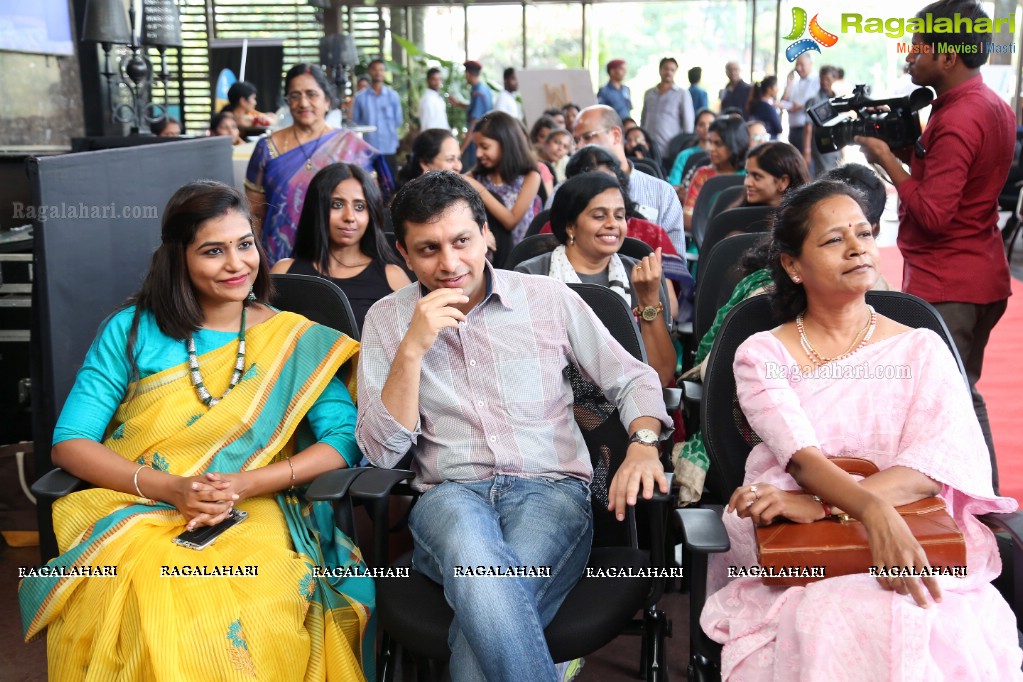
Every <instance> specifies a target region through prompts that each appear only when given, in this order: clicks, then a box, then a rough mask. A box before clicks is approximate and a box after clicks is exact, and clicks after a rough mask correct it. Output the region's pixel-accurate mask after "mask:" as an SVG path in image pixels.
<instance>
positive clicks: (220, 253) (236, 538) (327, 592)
mask: <svg viewBox="0 0 1023 682" xmlns="http://www.w3.org/2000/svg"><path fill="white" fill-rule="evenodd" d="M271 287H272V283H271V281H270V277H269V272H268V270H267V267H266V264H265V259H264V258H263V257H262V250H261V247H260V245H259V242H258V240H257V239H255V238H254V236H253V234H252V229H251V227H250V222H249V215H248V212H247V209H246V207H245V202H244V199H243V198H242V197H241V195H240V194H239V193H238V192H237V191H236V190H234V189H232V188H230V187H228V186H226V185H223V184H220V183H213V182H196V183H191V184H189V185H186V186H185V187H183V188H182V189H180V190H178V192H177V193H175V195H174V196H173V197H172V198H171V200H170V203H169V204H168V206H167V209H166V212H165V214H164V218H163V225H162V243H161V245H160V247H159V248H158V249H157V251H156V253H155V254H154V256H153V263H152V266H151V268H150V272H149V274H148V275H147V277H146V280H145V282H144V283H143V286H142V289H141V290H140V292H139V294H138V295H137V296H136V297H135V298H134V299H133V301H132V302H133V305H130V306H128V307H126V308H124V309H123V310H121V311H119V312H117V313H115V314H114V315H113V316H111V318H110V319H109V320H108V321H107V322H106V324H105V326H104V327H103V328H102V330H101V332H100V334H99V336H98V337H97V339H96V341H95V342H94V343H93V345H92V348H90V350H89V353H88V355H87V356H86V359H85V363H84V364H83V367H82V369H81V370H80V372H79V374H78V377H77V379H76V382H75V386H74V388H73V389H72V392H71V394H70V395H69V397H68V400H67V402H66V403H65V406H64V409H63V411H62V412H61V417H60V419H59V421H58V424H57V427H56V429H55V432H54V448H53V462H54V464H56V465H57V466H60V467H63V468H64V469H66V470H68V471H69V472H70V473H72V474H74V475H76V476H78V477H80V478H82V479H84V480H86V481H88V482H90V483H92V484H94V485H95V486H97V487H95V488H91V489H88V490H84V491H80V492H77V493H74V494H72V495H69V496H67V497H65V498H63V499H61V500H59V501H58V502H57V503H56V504H55V505H54V508H53V524H54V530H55V532H56V534H57V541H58V545H59V547H60V550H61V552H62V554H61V555H60V556H59V557H57V558H56V559H54V560H53V561H51V562H50V564H49V566H50V567H52V569H51V570H49V571H46V572H49V573H51V575H47V576H36V577H28V578H25V579H24V580H23V581H22V583H21V586H20V588H19V599H20V602H21V610H22V621H23V625H24V629H25V634H26V638H32V637H34V636H36V635H38V634H40V633H41V632H42V631H43V630H44V629H46V628H48V635H47V636H48V642H47V650H48V666H49V675H50V679H51V680H113V679H116V680H174V681H177V680H252V679H259V680H274V681H275V682H276V681H278V680H364V679H373V678H374V674H373V619H372V612H373V584H372V579H371V578H368V577H364V576H359V575H357V574H358V573H359V572H360V570H361V569H363V568H364V565H363V563H362V557H361V554H360V553H359V551H358V549H357V548H356V547H354V545H353V544H352V543H351V541H350V540H349V539H348V538H347V537H345V536H344V535H343V534H342V533H340V532H339V531H338V530H337V529H336V528H335V527H334V522H333V514H332V511H331V509H330V507H329V505H327V504H326V503H309V502H307V501H306V500H305V499H304V497H303V496H302V491H303V489H304V486H305V484H308V483H309V482H310V481H312V480H313V479H314V478H315V477H316V476H317V475H318V474H320V473H323V472H325V471H329V470H332V469H337V468H341V467H345V466H352V465H354V464H355V463H357V462H358V460H359V459H360V458H361V454H360V453H359V451H358V448H357V446H356V445H355V440H354V436H353V433H354V427H355V406H354V405H353V403H352V399H351V397H350V395H354V386H351V385H349V386H348V387H347V388H346V387H345V386H344V385H343V384H342V383H341V382H340V381H339V380H338V379H337V378H336V376H335V373H336V372H337V370H338V369H339V368H341V367H342V366H343V365H345V363H346V362H348V361H349V360H352V359H353V357H354V356H355V354H356V353H357V351H358V344H357V343H356V342H354V341H353V340H351V339H349V338H348V337H347V336H344V335H343V334H341V333H339V332H336V331H334V330H331V329H328V328H326V327H322V326H319V325H315V324H313V323H311V322H309V321H308V320H306V319H305V318H303V317H301V316H299V315H294V314H292V313H287V312H278V311H276V310H274V309H272V308H270V307H269V306H268V305H266V301H267V299H268V297H269V295H270V292H271ZM347 375H348V376H350V377H351V382H354V377H355V372H347ZM232 509H239V510H244V511H245V512H247V513H248V518H247V519H246V520H245V521H244V522H242V523H240V524H238V525H236V526H234V527H232V528H230V529H229V530H227V531H226V532H225V533H224V534H223V535H221V536H220V537H219V538H218V539H217V540H216V542H215V543H214V544H212V545H210V546H209V547H207V548H205V549H204V550H202V551H201V552H199V551H196V550H193V549H189V548H187V547H183V546H180V545H178V544H174V543H173V542H172V540H173V539H174V538H175V537H176V536H177V535H179V534H180V533H181V532H182V531H184V530H186V529H194V528H202V527H203V526H208V525H214V524H216V523H218V522H219V521H221V520H222V519H223V518H225V517H226V516H227V515H228V513H230V512H231V510H232ZM339 568H340V570H337V569H339ZM323 569H330V570H327V571H324V570H323ZM111 573H115V574H116V575H110V574H111ZM104 574H105V575H104ZM323 576H328V577H323Z"/></svg>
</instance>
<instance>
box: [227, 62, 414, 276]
mask: <svg viewBox="0 0 1023 682" xmlns="http://www.w3.org/2000/svg"><path fill="white" fill-rule="evenodd" d="M284 91H285V93H286V97H287V99H288V108H289V109H290V110H291V116H292V118H293V119H294V123H293V124H292V125H291V126H289V127H287V128H283V129H281V130H278V131H276V132H275V133H273V134H272V135H270V136H268V137H265V138H263V139H261V140H260V141H259V142H258V143H257V144H256V150H255V151H254V152H253V153H252V158H251V159H250V160H249V168H248V171H247V172H246V173H245V190H246V195H247V196H248V199H249V204H250V206H251V207H252V214H253V219H254V220H255V222H256V224H257V225H259V226H261V231H260V236H261V239H262V241H263V246H264V248H265V249H266V255H267V259H268V261H269V263H270V265H273V264H274V263H276V262H277V261H279V260H280V259H282V258H290V257H291V249H292V246H293V245H294V243H295V226H296V225H297V224H298V217H299V215H301V213H302V204H303V203H304V202H305V195H306V189H307V188H308V187H309V182H310V181H311V180H312V179H313V176H314V175H316V173H317V172H318V171H319V170H320V169H321V168H325V167H327V166H329V165H330V164H332V163H339V162H340V163H354V164H356V165H358V166H361V167H362V168H364V169H365V170H366V171H368V172H370V173H373V174H374V177H375V179H376V181H377V184H378V185H379V186H380V192H381V194H382V195H383V196H384V199H385V201H386V200H387V198H388V197H390V194H391V192H392V190H393V189H394V181H393V179H392V178H391V171H390V169H389V168H388V166H387V163H386V162H385V161H384V158H383V156H382V155H381V154H380V153H379V152H377V150H376V149H374V148H373V147H371V146H370V145H369V144H367V143H366V142H364V141H363V140H362V139H361V138H360V137H358V136H357V135H355V134H354V133H352V132H349V131H347V130H340V129H337V128H331V127H330V126H328V125H327V121H326V116H327V111H328V110H329V109H330V102H331V88H330V84H329V83H328V82H327V79H326V77H324V75H323V72H322V71H321V70H320V68H319V67H317V66H313V65H311V64H298V65H296V66H293V67H292V68H291V70H290V71H288V74H287V76H286V77H285V79H284Z"/></svg>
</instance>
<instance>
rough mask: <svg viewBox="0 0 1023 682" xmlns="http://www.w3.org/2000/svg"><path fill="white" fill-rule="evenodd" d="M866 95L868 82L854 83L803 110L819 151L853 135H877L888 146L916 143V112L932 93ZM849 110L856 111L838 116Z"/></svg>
mask: <svg viewBox="0 0 1023 682" xmlns="http://www.w3.org/2000/svg"><path fill="white" fill-rule="evenodd" d="M869 95H870V87H869V86H867V85H857V86H856V87H855V88H854V89H853V94H851V95H849V96H848V97H834V98H832V99H829V100H828V101H827V102H822V103H821V104H818V105H817V106H814V107H811V108H810V109H808V110H807V112H806V113H807V114H808V115H809V116H810V120H812V121H813V125H814V128H813V138H814V143H815V144H816V145H817V150H818V151H819V152H821V153H822V154H827V153H828V152H837V151H838V150H839V149H841V148H842V147H845V146H848V145H850V144H854V143H853V137H855V136H856V135H863V136H866V137H878V138H881V139H882V140H884V141H885V142H887V143H888V146H889V147H891V148H892V149H901V148H903V147H908V146H910V145H912V144H915V143H916V141H917V139H918V138H919V137H920V117H919V115H918V114H917V112H918V111H919V110H920V109H923V108H924V107H925V106H927V105H928V104H930V103H931V100H933V99H934V93H932V92H931V91H930V90H928V89H927V88H917V89H916V90H914V91H913V93H912V94H910V95H908V96H906V97H894V98H892V99H869V97H868V96H869ZM885 108H886V110H884V109H885ZM849 111H853V112H856V118H849V117H847V116H842V114H844V113H846V112H849Z"/></svg>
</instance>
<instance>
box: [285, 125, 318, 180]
mask: <svg viewBox="0 0 1023 682" xmlns="http://www.w3.org/2000/svg"><path fill="white" fill-rule="evenodd" d="M326 127H327V124H326V123H324V124H323V125H322V126H320V132H319V134H318V135H317V136H316V146H315V147H313V151H312V154H306V153H305V147H303V146H302V140H300V139H298V132H297V131H296V130H295V126H292V127H291V134H292V135H294V136H295V142H296V143H298V149H299V151H301V152H302V156H304V157H305V169H306V170H307V171H311V170H312V169H313V158H312V157H313V156H314V155H315V154H316V150H318V149H319V148H320V143H321V142H322V141H323V129H324V128H326ZM310 141H312V138H310Z"/></svg>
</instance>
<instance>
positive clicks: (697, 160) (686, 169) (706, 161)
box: [682, 149, 710, 182]
mask: <svg viewBox="0 0 1023 682" xmlns="http://www.w3.org/2000/svg"><path fill="white" fill-rule="evenodd" d="M708 165H710V154H708V153H707V152H705V151H703V150H702V149H701V150H699V151H696V152H693V153H692V154H690V155H689V158H688V159H686V163H685V165H684V166H682V181H683V182H685V180H686V178H688V177H689V175H690V174H691V173H692V172H693V171H694V170H695V169H697V168H699V167H701V166H708Z"/></svg>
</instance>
